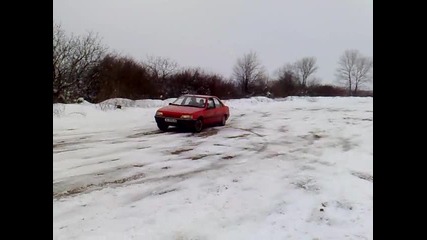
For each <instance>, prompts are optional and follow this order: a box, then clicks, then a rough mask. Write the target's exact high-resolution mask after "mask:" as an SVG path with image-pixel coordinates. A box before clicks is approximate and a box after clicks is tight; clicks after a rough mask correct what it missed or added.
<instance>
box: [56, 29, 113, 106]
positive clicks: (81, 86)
mask: <svg viewBox="0 0 427 240" xmlns="http://www.w3.org/2000/svg"><path fill="white" fill-rule="evenodd" d="M106 50H107V48H106V47H104V46H103V45H102V44H101V40H100V38H99V36H98V35H97V34H94V33H92V32H90V33H88V34H87V35H86V36H73V35H71V36H69V37H68V36H67V35H66V34H65V31H64V30H63V29H62V28H61V26H60V25H59V24H54V25H53V98H54V101H55V102H57V101H62V102H66V101H70V100H71V99H72V98H75V97H77V96H78V95H81V94H85V92H86V91H87V90H88V89H90V86H91V84H92V81H93V80H94V79H95V78H94V76H91V75H90V74H89V73H90V72H91V69H92V68H94V67H95V66H96V64H98V63H99V62H100V61H101V59H102V58H103V56H104V54H105V52H106Z"/></svg>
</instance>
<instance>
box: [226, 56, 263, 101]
mask: <svg viewBox="0 0 427 240" xmlns="http://www.w3.org/2000/svg"><path fill="white" fill-rule="evenodd" d="M233 75H234V78H235V80H237V82H238V83H239V85H240V87H241V89H242V91H243V93H245V94H248V93H249V90H250V88H251V87H252V86H259V85H263V84H265V79H266V74H265V69H264V67H263V66H262V65H261V62H260V61H259V59H258V56H257V54H256V53H255V52H252V51H251V52H249V53H248V54H245V55H244V56H243V57H242V58H239V59H237V62H236V64H235V65H234V67H233Z"/></svg>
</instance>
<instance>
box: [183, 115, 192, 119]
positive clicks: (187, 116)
mask: <svg viewBox="0 0 427 240" xmlns="http://www.w3.org/2000/svg"><path fill="white" fill-rule="evenodd" d="M181 118H184V119H191V118H193V116H192V115H181Z"/></svg>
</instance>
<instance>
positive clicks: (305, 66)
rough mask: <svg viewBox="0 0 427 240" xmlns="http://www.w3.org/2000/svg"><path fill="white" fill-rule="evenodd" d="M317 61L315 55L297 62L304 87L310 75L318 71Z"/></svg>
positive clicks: (296, 67)
mask: <svg viewBox="0 0 427 240" xmlns="http://www.w3.org/2000/svg"><path fill="white" fill-rule="evenodd" d="M316 62H317V60H316V58H315V57H305V58H303V59H301V60H298V61H297V62H296V63H295V69H296V72H297V74H298V76H299V79H300V81H301V82H300V84H301V85H302V87H306V86H307V79H308V77H310V75H312V74H313V73H314V72H316V71H317V69H318V67H317V66H316Z"/></svg>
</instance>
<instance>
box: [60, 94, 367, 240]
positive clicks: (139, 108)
mask: <svg viewBox="0 0 427 240" xmlns="http://www.w3.org/2000/svg"><path fill="white" fill-rule="evenodd" d="M112 101H116V100H112ZM167 103H168V101H165V102H163V101H155V100H145V101H144V100H142V101H135V102H133V101H126V100H122V103H121V104H122V105H123V106H124V107H123V108H122V109H110V108H108V107H107V105H106V104H101V105H92V104H89V103H82V104H69V105H60V104H55V105H54V106H53V108H54V109H53V111H54V114H53V115H54V116H53V239H144V240H145V239H147V240H151V239H153V240H157V239H165V240H169V239H171V240H190V239H191V240H211V239H233V240H234V239H237V240H243V239H244V240H246V239H250V240H252V239H253V240H255V239H257V240H258V239H266V240H267V239H307V240H320V239H322V240H333V239H339V240H343V239H364V240H365V239H373V99H372V98H288V99H281V100H276V101H274V100H271V99H267V98H251V99H241V100H229V101H225V103H226V104H227V105H228V106H229V107H230V113H231V116H230V119H229V120H228V121H227V124H226V126H225V127H214V128H208V129H205V130H204V131H203V132H201V133H197V134H193V133H191V132H182V131H176V130H171V131H168V132H166V133H161V132H159V131H158V130H157V126H156V124H155V121H154V117H153V116H154V113H155V111H156V109H157V108H158V107H160V106H163V105H166V104H167Z"/></svg>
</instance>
